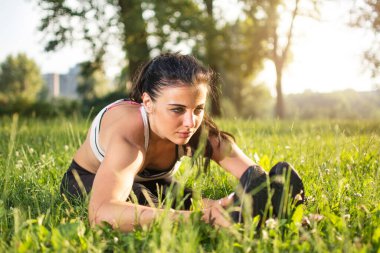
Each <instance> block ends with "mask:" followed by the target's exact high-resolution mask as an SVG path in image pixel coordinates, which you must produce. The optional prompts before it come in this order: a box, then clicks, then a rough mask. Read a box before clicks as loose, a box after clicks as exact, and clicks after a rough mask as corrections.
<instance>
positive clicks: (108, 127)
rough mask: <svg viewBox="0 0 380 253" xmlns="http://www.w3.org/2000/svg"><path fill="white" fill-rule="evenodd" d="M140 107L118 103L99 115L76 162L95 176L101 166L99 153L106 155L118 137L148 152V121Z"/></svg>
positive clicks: (80, 149)
mask: <svg viewBox="0 0 380 253" xmlns="http://www.w3.org/2000/svg"><path fill="white" fill-rule="evenodd" d="M140 107H141V105H140V104H138V103H133V102H130V101H118V102H117V103H115V104H111V105H110V106H107V107H106V108H104V109H103V110H102V111H101V112H99V114H98V115H97V117H96V118H95V119H94V122H93V124H92V126H91V127H90V129H89V130H88V133H87V136H86V140H85V141H84V142H83V144H82V146H81V147H80V148H79V149H78V151H77V152H76V154H75V156H74V160H75V161H77V163H78V164H79V165H81V166H82V167H84V168H86V169H87V170H88V171H90V172H92V173H94V174H95V173H96V172H97V170H98V168H99V166H100V163H101V161H100V160H99V158H98V157H99V155H97V154H96V153H99V152H100V153H101V154H102V155H104V154H105V153H106V152H107V147H108V146H109V145H111V142H112V138H114V137H115V136H116V135H117V136H122V137H123V138H124V139H125V141H128V142H130V143H131V144H133V145H136V146H137V147H141V149H142V150H145V147H144V145H145V136H144V122H143V119H142V116H141V112H140ZM97 118H98V119H99V120H98V121H97ZM95 128H96V129H95ZM97 128H98V129H97ZM97 134H98V136H96V135H97ZM91 139H92V140H91ZM95 139H96V140H95ZM91 141H92V142H93V143H96V146H95V147H94V146H93V147H92V146H91Z"/></svg>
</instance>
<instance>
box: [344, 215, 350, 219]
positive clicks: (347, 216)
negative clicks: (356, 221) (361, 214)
mask: <svg viewBox="0 0 380 253" xmlns="http://www.w3.org/2000/svg"><path fill="white" fill-rule="evenodd" d="M350 218H351V215H350V214H345V215H343V219H344V220H349V219H350Z"/></svg>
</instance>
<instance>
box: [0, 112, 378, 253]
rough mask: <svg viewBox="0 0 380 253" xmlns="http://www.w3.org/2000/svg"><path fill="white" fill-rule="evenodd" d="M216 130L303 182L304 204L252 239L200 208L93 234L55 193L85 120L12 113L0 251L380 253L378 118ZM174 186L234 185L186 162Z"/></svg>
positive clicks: (81, 209) (217, 192) (4, 148)
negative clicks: (208, 220)
mask: <svg viewBox="0 0 380 253" xmlns="http://www.w3.org/2000/svg"><path fill="white" fill-rule="evenodd" d="M218 123H219V126H220V127H221V128H222V129H224V130H227V131H229V132H231V133H233V134H234V135H235V137H236V141H237V142H238V144H239V146H240V147H241V148H242V149H243V150H244V151H245V152H246V153H247V154H248V155H249V156H250V157H252V159H253V160H255V161H256V162H258V163H259V164H260V165H261V166H262V167H263V168H264V169H266V170H269V169H270V168H271V166H272V165H274V164H275V163H276V162H277V161H288V162H290V163H292V164H293V165H294V167H295V168H296V169H297V170H298V172H299V173H300V175H301V176H302V178H303V179H304V183H305V186H306V194H307V196H308V203H307V205H305V206H303V207H301V208H299V209H297V211H296V212H295V214H294V215H293V217H290V218H289V219H288V220H271V221H270V222H267V224H266V226H265V227H264V229H262V230H261V231H260V232H257V231H256V229H255V225H256V223H257V220H251V222H246V223H245V224H236V225H234V226H233V227H231V228H228V229H223V228H215V227H212V226H210V225H207V224H204V223H203V222H201V221H200V216H201V214H200V212H199V208H200V207H199V205H194V206H195V207H194V208H195V212H194V215H193V217H192V219H191V220H190V221H182V222H173V221H172V220H170V219H168V218H167V215H165V214H164V215H162V216H161V217H160V218H158V219H157V221H155V223H154V224H153V225H152V226H149V227H142V228H136V230H135V231H134V232H133V233H129V234H124V233H122V232H119V231H117V230H113V229H111V228H110V227H108V226H104V227H97V228H91V227H90V226H89V224H88V221H87V218H86V217H87V209H86V204H83V205H78V206H72V205H70V204H69V203H67V202H65V201H64V200H63V199H62V198H61V197H60V195H59V184H60V180H61V177H62V175H63V173H64V172H65V170H66V169H67V166H68V165H69V163H70V161H71V159H72V156H73V154H74V152H75V150H76V148H77V147H78V146H79V145H80V143H81V141H82V140H83V139H84V137H85V134H86V131H87V127H88V126H89V122H88V120H87V119H83V118H80V117H73V118H70V119H64V118H57V119H51V120H39V119H35V118H21V117H20V118H19V117H18V116H17V115H15V116H13V117H2V118H0V141H1V145H0V177H1V180H0V192H1V193H0V194H1V200H0V230H1V231H0V252H12V251H13V252H40V251H44V252H51V251H53V252H56V251H59V252H61V251H64V252H103V251H116V252H120V251H123V252H124V251H128V252H283V251H297V252H298V251H304V252H326V251H331V252H342V251H345V252H379V248H380V201H379V200H380V194H379V193H380V189H379V188H380V186H379V177H380V164H379V158H380V127H379V125H380V124H379V123H380V122H379V121H366V122H359V121H354V122H352V121H335V122H330V121H308V122H303V121H299V122H298V121H296V122H286V121H265V122H259V121H242V120H231V121H227V120H220V121H219V122H218ZM177 179H178V180H179V181H182V182H186V183H187V185H188V186H191V187H193V188H194V189H196V190H197V191H198V193H199V194H198V196H200V195H201V194H202V195H204V196H206V197H210V198H219V197H222V196H225V195H227V194H229V193H230V192H231V191H233V190H234V188H235V186H236V184H237V180H236V179H234V178H233V177H232V176H230V175H228V174H226V173H225V172H224V171H223V170H221V169H219V168H218V167H217V166H216V165H215V164H212V165H211V169H210V172H209V173H208V174H207V175H202V176H201V177H196V172H195V171H194V170H191V169H190V165H189V163H186V162H185V163H184V164H183V166H182V167H181V171H180V173H178V175H177ZM302 224H303V225H302Z"/></svg>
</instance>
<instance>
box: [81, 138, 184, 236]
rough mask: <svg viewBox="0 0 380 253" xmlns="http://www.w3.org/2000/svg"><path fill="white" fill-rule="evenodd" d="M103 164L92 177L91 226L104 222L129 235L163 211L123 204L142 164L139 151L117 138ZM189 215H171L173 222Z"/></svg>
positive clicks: (177, 213) (175, 213)
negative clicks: (138, 226)
mask: <svg viewBox="0 0 380 253" xmlns="http://www.w3.org/2000/svg"><path fill="white" fill-rule="evenodd" d="M110 143H112V145H109V146H108V147H107V149H106V155H105V158H104V161H103V162H102V164H101V165H100V167H99V169H98V172H97V174H96V176H95V180H94V184H93V188H92V193H91V198H90V203H89V220H90V223H91V224H101V223H102V222H107V223H109V224H111V225H112V226H113V227H114V228H117V229H120V230H122V231H125V232H127V231H131V230H133V228H134V227H135V226H136V225H147V224H150V223H152V221H153V220H154V219H155V218H156V217H157V215H159V214H160V213H162V212H163V211H164V210H162V209H157V208H152V207H147V206H141V205H137V204H133V203H130V202H126V200H127V198H128V196H129V195H130V193H131V190H132V185H133V181H134V177H135V175H136V174H137V173H138V171H139V170H140V169H141V167H142V166H143V163H144V155H143V151H142V150H141V149H140V148H139V147H137V146H136V145H134V144H131V143H130V142H128V140H126V139H124V138H123V137H121V136H116V137H114V138H112V140H111V142H110ZM189 214H190V212H189V211H173V212H171V213H170V215H171V216H172V218H173V219H175V218H177V217H178V216H179V215H183V216H185V218H187V217H188V216H189Z"/></svg>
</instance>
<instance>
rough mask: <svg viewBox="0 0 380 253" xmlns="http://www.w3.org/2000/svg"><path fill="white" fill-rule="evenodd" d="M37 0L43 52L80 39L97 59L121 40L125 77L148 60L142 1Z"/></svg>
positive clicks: (128, 76) (94, 58)
mask: <svg viewBox="0 0 380 253" xmlns="http://www.w3.org/2000/svg"><path fill="white" fill-rule="evenodd" d="M36 1H37V4H38V6H39V7H40V8H41V9H42V15H43V17H42V19H41V23H40V26H39V30H40V31H42V32H43V33H44V34H45V42H46V45H45V50H46V51H54V50H58V49H60V48H61V47H63V46H64V45H67V44H73V43H74V42H78V41H83V42H85V43H86V44H87V45H88V47H89V50H91V51H92V55H93V59H92V61H96V60H101V59H102V57H103V56H104V53H105V52H107V49H108V48H109V47H110V46H112V45H115V44H120V43H121V44H122V48H123V49H124V52H125V54H126V57H125V58H126V62H127V67H128V68H127V71H126V78H127V79H128V78H130V77H131V76H132V75H133V74H134V73H135V72H136V70H137V69H138V68H139V66H140V65H141V64H142V63H143V62H145V61H147V60H148V59H149V52H150V51H149V48H148V45H147V33H146V24H145V22H144V20H143V9H142V7H141V5H142V2H143V1H142V0H89V1H81V0H73V1H64V0H36Z"/></svg>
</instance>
